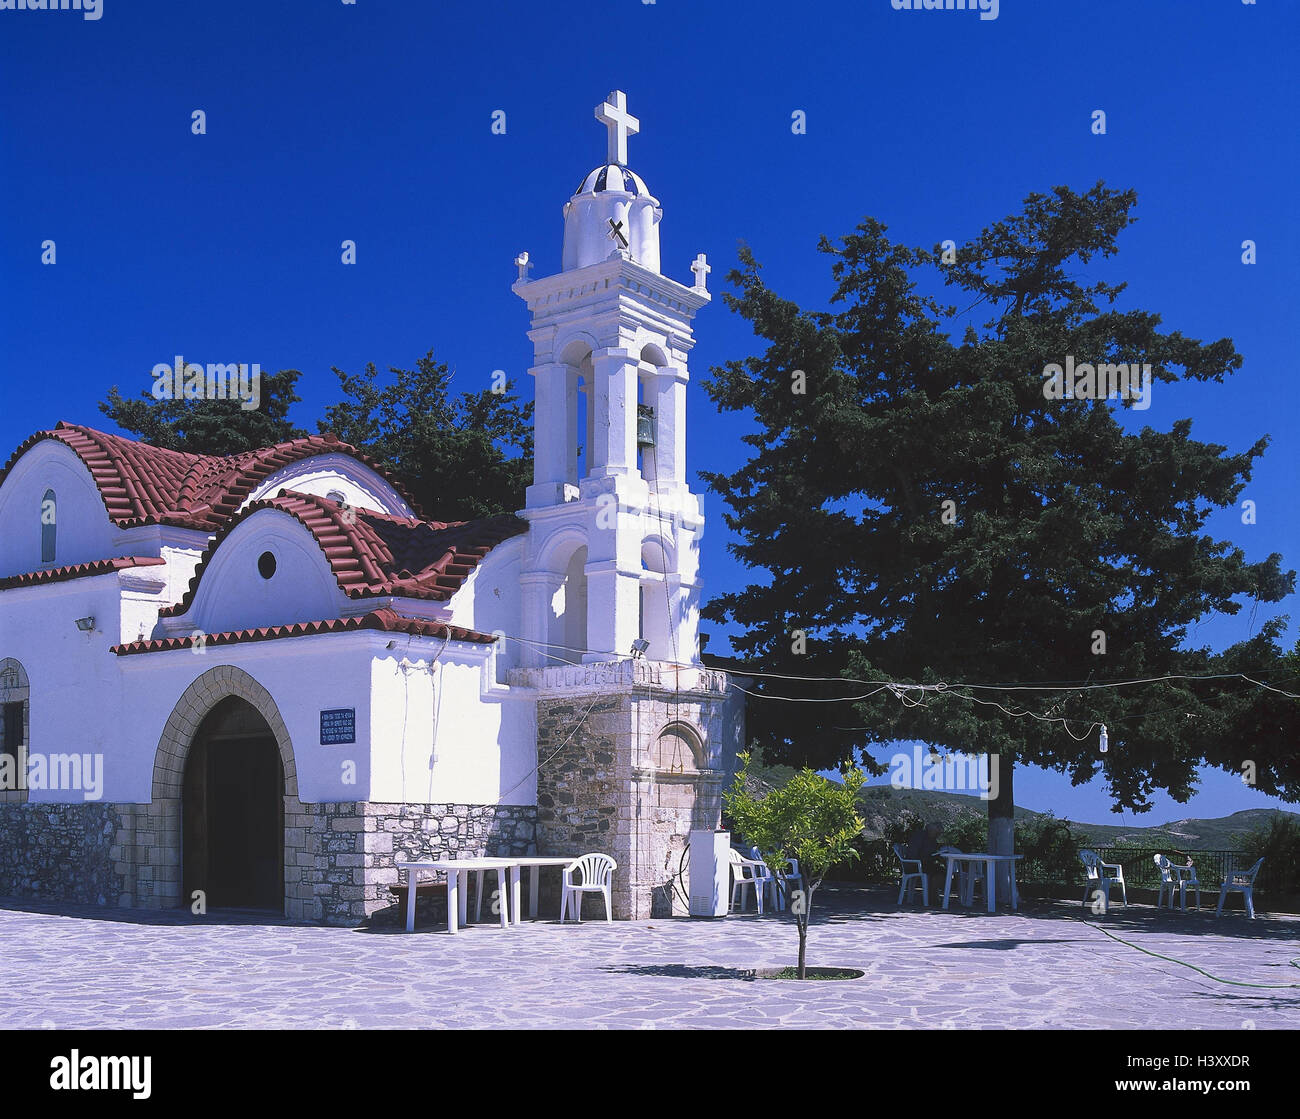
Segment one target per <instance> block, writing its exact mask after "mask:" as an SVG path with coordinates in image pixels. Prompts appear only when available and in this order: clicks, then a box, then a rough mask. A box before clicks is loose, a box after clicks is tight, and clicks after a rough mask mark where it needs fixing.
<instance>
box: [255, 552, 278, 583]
mask: <svg viewBox="0 0 1300 1119" xmlns="http://www.w3.org/2000/svg"><path fill="white" fill-rule="evenodd" d="M257 571H258V574H260V575H261V576H262V578H263V579H269V578H270V577H271V576H272V575H274V574H275V556H274V555H272V554H271V553H270V552H263V553H262V554H261V556H260V557H258V560H257Z"/></svg>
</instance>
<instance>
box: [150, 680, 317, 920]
mask: <svg viewBox="0 0 1300 1119" xmlns="http://www.w3.org/2000/svg"><path fill="white" fill-rule="evenodd" d="M230 696H238V697H239V698H240V699H242V700H244V701H245V702H247V703H248V704H249V705H250V706H252V707H253V708H255V709H256V710H257V712H258V713H259V714H260V715H261V716H262V718H263V719H265V720H266V724H267V726H268V727H270V729H271V733H272V735H273V736H274V737H275V742H276V746H277V748H278V749H279V753H280V764H281V766H282V767H283V770H284V816H285V840H286V842H285V852H284V856H285V857H284V873H285V909H284V911H285V916H287V917H291V918H296V919H304V918H308V917H310V916H311V913H310V912H309V910H310V907H311V883H310V882H308V881H301V880H300V879H302V878H303V877H304V876H303V875H302V874H301V872H300V869H299V860H298V859H297V858H296V855H297V851H296V848H297V847H303V848H305V846H306V837H305V836H304V837H303V841H302V843H290V842H289V839H290V837H291V835H296V834H300V833H301V831H302V829H300V828H299V829H291V828H290V827H289V823H290V822H291V821H295V820H299V819H300V818H301V815H302V812H303V808H302V804H301V802H300V801H299V799H298V767H297V764H296V763H295V761H294V756H293V743H292V741H291V740H290V738H289V732H288V730H287V728H286V727H285V725H284V719H283V718H281V716H280V711H279V709H278V708H277V707H276V704H275V700H274V699H273V698H272V697H271V693H270V692H268V691H267V690H266V689H265V688H264V687H262V685H261V684H259V683H258V682H257V681H256V680H255V679H254V678H253V677H252V676H250V675H249V674H248V673H247V672H245V671H244V670H243V669H240V668H235V667H234V666H233V665H218V666H216V667H215V668H210V669H208V671H207V672H205V673H204V674H203V675H202V676H200V677H199V678H198V679H197V680H195V681H194V682H193V683H191V684H190V686H189V687H188V688H186V689H185V691H184V693H182V695H181V697H180V699H179V700H178V701H177V703H176V706H175V708H173V709H172V713H171V715H170V716H169V717H168V719H167V723H166V725H165V726H164V727H163V732H162V737H161V738H160V739H159V741H158V750H157V752H156V753H155V755H154V766H153V790H152V800H151V801H150V803H149V805H148V812H147V819H146V820H145V821H143V822H142V821H137V823H136V845H137V848H138V852H139V855H140V856H141V857H140V858H139V860H138V862H137V866H136V889H135V893H136V898H137V899H138V900H137V904H139V905H144V906H150V907H153V908H168V907H171V906H177V905H182V904H184V905H189V904H190V899H188V898H182V896H181V798H182V790H183V781H184V776H185V763H186V761H187V759H188V758H189V754H190V747H191V745H192V743H193V740H194V735H195V733H196V732H197V731H198V729H199V726H200V725H201V724H202V722H203V720H204V717H205V716H206V715H207V714H208V712H210V711H211V710H212V709H213V708H214V707H216V706H217V704H218V703H220V702H221V701H222V700H223V699H226V698H228V697H230Z"/></svg>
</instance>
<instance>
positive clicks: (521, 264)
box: [515, 252, 533, 283]
mask: <svg viewBox="0 0 1300 1119" xmlns="http://www.w3.org/2000/svg"><path fill="white" fill-rule="evenodd" d="M515 266H516V267H517V268H518V269H519V282H520V283H527V282H528V269H530V268H531V267H532V266H533V262H532V261H531V260H529V259H528V254H527V253H526V252H523V253H520V254H519V255H518V256H517V257H515Z"/></svg>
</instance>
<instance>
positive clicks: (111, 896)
mask: <svg viewBox="0 0 1300 1119" xmlns="http://www.w3.org/2000/svg"><path fill="white" fill-rule="evenodd" d="M134 808H135V805H131V804H127V805H116V804H102V803H78V804H3V805H0V896H10V897H39V898H47V899H50V900H54V901H71V902H77V903H79V904H83V905H118V904H120V903H121V898H122V897H123V895H124V894H129V890H130V887H129V885H128V881H127V879H128V875H127V873H126V872H125V871H124V870H122V869H120V864H119V863H118V860H117V853H118V852H117V846H118V842H119V840H120V838H121V833H122V831H123V830H124V829H128V828H129V827H130V816H131V811H132V809H134ZM123 810H125V812H124V811H123Z"/></svg>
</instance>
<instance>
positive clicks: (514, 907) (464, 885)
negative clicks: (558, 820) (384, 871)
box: [394, 855, 577, 933]
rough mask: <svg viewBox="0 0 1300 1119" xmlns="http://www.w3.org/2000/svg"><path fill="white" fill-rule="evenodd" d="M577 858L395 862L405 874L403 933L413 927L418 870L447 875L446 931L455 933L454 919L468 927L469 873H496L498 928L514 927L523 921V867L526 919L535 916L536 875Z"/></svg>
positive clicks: (455, 922)
mask: <svg viewBox="0 0 1300 1119" xmlns="http://www.w3.org/2000/svg"><path fill="white" fill-rule="evenodd" d="M575 858H577V856H576V855H512V856H505V857H500V856H490V855H485V856H483V857H482V858H477V859H436V860H433V861H431V862H398V863H396V864H394V865H395V866H396V867H397V869H398V871H399V872H400V871H403V870H404V871H406V883H407V891H406V931H407V932H411V931H412V930H413V929H414V928H415V889H414V886H415V881H414V879H415V875H416V874H418V873H419V872H420V871H422V870H445V871H446V872H447V931H448V932H450V933H454V932H456V930H457V927H458V926H457V917H459V923H460V924H462V925H463V924H468V923H469V922H468V920H467V918H468V910H469V872H470V871H477V872H478V873H480V874H482V873H483V872H484V871H488V870H494V871H496V873H497V887H498V889H499V890H500V891H501V894H500V896H501V927H502V928H505V927H506V926H507V925H508V924H510V923H512V921H511V915H513V923H514V924H516V925H518V924H520V923H521V922H522V920H523V905H522V901H523V899H522V896H521V895H522V892H523V891H522V885H521V882H522V878H523V868H524V867H528V868H529V875H528V916H529V917H536V916H537V876H538V873H539V872H540V870H541V868H542V867H544V866H568V865H569V864H570V863H572V862H573V861H574V859H575ZM507 873H508V874H509V877H510V891H509V895H508V896H509V899H510V901H509V905H507V904H506V898H507V893H506V874H507Z"/></svg>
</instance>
